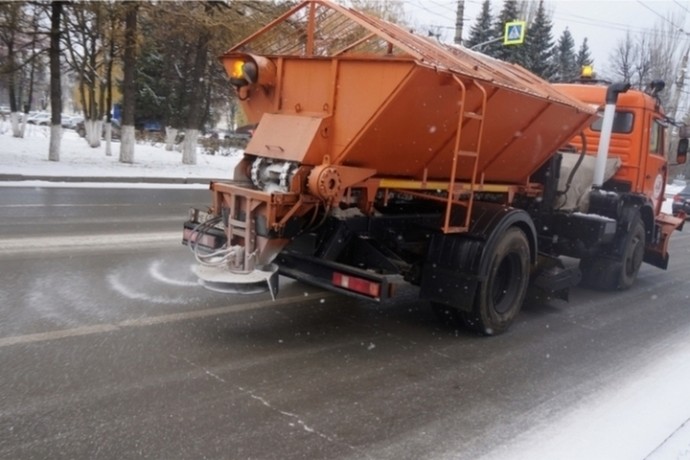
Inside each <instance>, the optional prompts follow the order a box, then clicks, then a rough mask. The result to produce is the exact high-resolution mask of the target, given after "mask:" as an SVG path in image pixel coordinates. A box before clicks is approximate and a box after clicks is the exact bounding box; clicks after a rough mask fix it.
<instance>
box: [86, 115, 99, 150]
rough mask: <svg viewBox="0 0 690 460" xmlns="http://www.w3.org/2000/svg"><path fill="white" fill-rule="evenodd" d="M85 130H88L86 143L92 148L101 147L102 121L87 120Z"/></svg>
mask: <svg viewBox="0 0 690 460" xmlns="http://www.w3.org/2000/svg"><path fill="white" fill-rule="evenodd" d="M84 129H86V142H88V143H89V146H90V147H94V148H96V147H100V146H101V121H100V120H85V121H84Z"/></svg>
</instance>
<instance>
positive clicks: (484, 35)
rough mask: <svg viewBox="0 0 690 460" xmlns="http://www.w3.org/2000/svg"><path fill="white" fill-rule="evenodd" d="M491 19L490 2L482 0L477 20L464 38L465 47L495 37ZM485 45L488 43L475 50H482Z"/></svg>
mask: <svg viewBox="0 0 690 460" xmlns="http://www.w3.org/2000/svg"><path fill="white" fill-rule="evenodd" d="M491 20H492V18H491V3H490V1H489V0H484V2H483V3H482V11H481V13H479V16H478V17H477V21H476V22H475V23H474V25H473V26H472V27H471V28H470V36H469V38H468V39H467V40H465V46H466V47H468V48H472V47H474V46H477V45H479V44H481V43H486V42H488V41H490V40H491V39H493V38H496V37H497V36H496V35H494V32H493V29H492V27H491ZM487 46H488V44H487V45H483V46H481V47H478V48H477V51H484V50H485V48H486V47H487Z"/></svg>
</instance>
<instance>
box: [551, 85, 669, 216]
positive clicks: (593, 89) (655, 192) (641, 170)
mask: <svg viewBox="0 0 690 460" xmlns="http://www.w3.org/2000/svg"><path fill="white" fill-rule="evenodd" d="M555 86H556V87H557V88H558V89H559V90H561V91H563V92H564V93H566V94H568V95H570V96H572V97H574V98H576V99H578V100H581V101H583V102H585V103H587V104H591V105H594V106H596V107H602V106H603V105H604V101H605V98H606V91H607V87H606V86H604V85H597V84H587V83H577V84H558V85H555ZM665 119H666V118H665V115H664V113H663V110H662V109H661V106H660V104H659V101H658V100H657V99H656V98H655V97H653V96H651V95H649V94H647V93H644V92H641V91H638V90H630V91H627V92H625V93H622V94H620V95H619V98H618V102H617V104H616V114H615V118H614V121H613V132H612V134H611V141H610V145H609V157H616V158H618V159H619V160H620V167H619V168H618V170H617V171H616V172H615V174H614V176H613V177H612V178H611V179H609V180H608V181H607V182H606V184H604V188H605V189H609V190H615V191H618V192H624V193H633V194H640V195H644V196H646V197H648V198H649V200H650V202H651V206H652V208H653V214H654V215H658V214H659V213H660V212H661V205H662V203H663V196H664V189H665V185H666V180H667V176H668V159H667V155H666V128H667V126H668V122H666V121H665ZM601 128H602V119H601V118H598V119H597V120H595V121H594V122H593V123H591V124H590V125H589V126H588V127H587V128H585V130H584V135H585V140H586V151H587V154H590V155H596V153H597V146H598V145H599V140H600V133H601ZM582 143H583V142H582V138H581V137H580V136H577V137H575V138H573V139H572V140H571V144H572V145H573V146H574V147H576V148H577V149H578V150H580V149H582V147H583V145H582Z"/></svg>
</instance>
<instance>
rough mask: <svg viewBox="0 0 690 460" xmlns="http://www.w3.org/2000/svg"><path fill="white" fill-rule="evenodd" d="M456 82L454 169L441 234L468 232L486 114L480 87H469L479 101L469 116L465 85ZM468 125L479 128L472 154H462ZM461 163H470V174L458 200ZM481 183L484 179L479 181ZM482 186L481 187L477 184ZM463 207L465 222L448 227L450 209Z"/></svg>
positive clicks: (485, 97) (460, 81)
mask: <svg viewBox="0 0 690 460" xmlns="http://www.w3.org/2000/svg"><path fill="white" fill-rule="evenodd" d="M455 81H456V82H457V83H458V84H459V85H460V89H461V93H460V116H459V120H458V131H457V134H456V136H455V146H454V149H453V166H452V167H451V171H450V179H449V181H450V182H449V184H448V199H447V202H446V213H445V217H444V220H443V233H462V232H466V231H467V230H469V227H470V220H471V217H472V204H473V203H474V194H475V192H476V190H477V185H478V180H477V174H478V164H479V152H480V150H481V141H482V137H483V133H484V119H485V112H486V103H487V94H486V90H485V89H484V87H483V86H482V85H480V84H479V83H477V82H476V81H472V85H473V86H476V87H477V88H478V89H479V91H480V92H481V95H482V99H481V104H480V105H479V107H477V108H476V109H475V110H474V111H473V112H468V111H466V110H465V108H466V107H465V102H466V96H467V87H466V86H465V83H464V82H463V81H462V80H460V79H459V78H457V77H455ZM470 121H478V122H479V125H478V126H477V127H476V135H477V139H476V143H475V144H474V145H475V150H461V149H460V140H461V139H463V137H462V134H463V133H462V132H463V127H465V128H466V127H467V124H469V122H470ZM461 159H469V161H470V164H471V167H472V174H471V175H470V181H469V184H468V188H466V187H462V189H461V190H459V191H458V192H457V195H458V198H455V195H456V188H458V184H457V183H456V178H457V174H458V163H459V162H460V160H461ZM481 182H483V176H482V179H481ZM479 185H481V184H479ZM458 205H459V206H463V207H464V208H465V209H466V210H467V211H466V213H465V221H464V222H463V223H462V224H461V225H451V215H452V211H453V206H458Z"/></svg>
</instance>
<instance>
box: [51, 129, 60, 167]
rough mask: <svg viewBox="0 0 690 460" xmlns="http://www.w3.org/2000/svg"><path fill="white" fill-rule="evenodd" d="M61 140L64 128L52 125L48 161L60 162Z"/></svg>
mask: <svg viewBox="0 0 690 460" xmlns="http://www.w3.org/2000/svg"><path fill="white" fill-rule="evenodd" d="M60 139H62V126H60V125H50V146H49V147H48V148H49V150H48V160H50V161H60Z"/></svg>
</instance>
